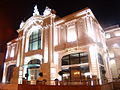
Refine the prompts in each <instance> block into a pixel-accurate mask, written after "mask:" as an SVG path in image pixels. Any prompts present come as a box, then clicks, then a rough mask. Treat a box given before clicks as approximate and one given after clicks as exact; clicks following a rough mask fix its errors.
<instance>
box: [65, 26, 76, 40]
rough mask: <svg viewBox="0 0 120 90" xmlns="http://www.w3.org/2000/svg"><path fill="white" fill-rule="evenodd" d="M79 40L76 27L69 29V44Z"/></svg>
mask: <svg viewBox="0 0 120 90" xmlns="http://www.w3.org/2000/svg"><path fill="white" fill-rule="evenodd" d="M76 40H77V35H76V32H75V26H70V27H68V29H67V41H68V42H73V41H76Z"/></svg>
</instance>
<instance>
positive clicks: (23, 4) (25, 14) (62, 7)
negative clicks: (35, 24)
mask: <svg viewBox="0 0 120 90" xmlns="http://www.w3.org/2000/svg"><path fill="white" fill-rule="evenodd" d="M35 4H37V5H38V9H39V12H40V13H42V12H43V11H44V8H45V6H48V7H50V8H51V9H54V10H55V11H56V12H57V15H58V16H60V17H63V16H66V15H68V14H71V13H73V12H75V11H78V10H81V9H83V8H85V7H89V8H90V9H91V10H92V11H93V13H94V15H95V17H96V18H97V20H98V21H99V23H100V24H101V25H102V27H103V28H105V27H108V26H111V25H115V24H120V1H119V0H0V45H3V44H5V43H6V42H8V41H9V40H11V39H13V38H15V37H17V32H16V30H17V29H18V28H19V24H20V22H21V21H22V20H24V21H25V20H27V19H28V18H29V17H31V16H32V13H33V7H34V6H35Z"/></svg>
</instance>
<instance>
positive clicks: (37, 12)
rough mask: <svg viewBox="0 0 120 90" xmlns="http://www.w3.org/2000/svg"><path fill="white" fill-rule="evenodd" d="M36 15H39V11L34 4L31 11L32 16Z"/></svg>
mask: <svg viewBox="0 0 120 90" xmlns="http://www.w3.org/2000/svg"><path fill="white" fill-rule="evenodd" d="M36 15H40V14H39V11H38V8H37V5H35V7H34V11H33V16H36Z"/></svg>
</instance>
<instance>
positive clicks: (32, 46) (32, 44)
mask: <svg viewBox="0 0 120 90" xmlns="http://www.w3.org/2000/svg"><path fill="white" fill-rule="evenodd" d="M40 48H41V33H40V30H36V31H34V32H32V34H31V35H30V37H29V48H28V50H29V51H30V50H38V49H40Z"/></svg>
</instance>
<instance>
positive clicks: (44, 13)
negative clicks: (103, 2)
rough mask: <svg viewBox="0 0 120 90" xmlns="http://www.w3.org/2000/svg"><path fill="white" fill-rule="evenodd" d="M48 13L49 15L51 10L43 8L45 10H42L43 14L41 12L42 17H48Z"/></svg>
mask: <svg viewBox="0 0 120 90" xmlns="http://www.w3.org/2000/svg"><path fill="white" fill-rule="evenodd" d="M50 13H51V9H50V8H49V7H47V6H46V8H45V10H44V12H43V15H44V16H47V15H49V14H50Z"/></svg>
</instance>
